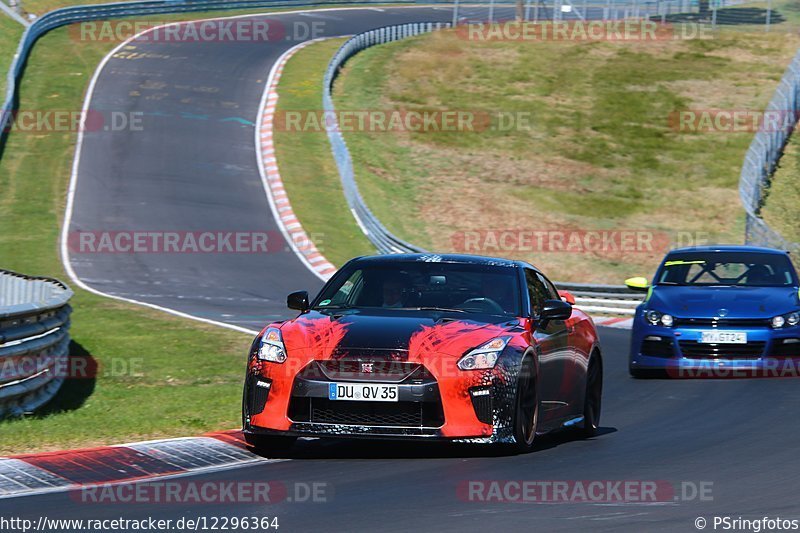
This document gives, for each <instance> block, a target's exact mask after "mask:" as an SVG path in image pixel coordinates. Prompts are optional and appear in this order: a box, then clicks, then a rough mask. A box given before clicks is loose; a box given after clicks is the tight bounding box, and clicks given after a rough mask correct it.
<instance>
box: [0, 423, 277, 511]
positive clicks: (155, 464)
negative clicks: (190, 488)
mask: <svg viewBox="0 0 800 533" xmlns="http://www.w3.org/2000/svg"><path fill="white" fill-rule="evenodd" d="M283 460H284V459H265V458H263V457H259V456H257V455H255V454H253V453H251V452H249V451H247V448H246V445H245V443H244V441H243V440H242V436H241V432H240V431H229V432H222V433H211V434H208V435H206V436H204V437H187V438H179V439H166V440H154V441H147V442H137V443H134V444H124V445H120V446H104V447H100V448H88V449H84V450H65V451H59V452H47V453H39V454H30V455H19V456H15V457H10V458H6V459H0V499H3V498H12V497H17V496H26V495H31V494H42V493H46V492H61V491H68V490H75V489H79V488H81V487H86V486H91V485H99V484H109V483H124V482H131V481H142V480H147V479H153V478H165V477H177V476H181V475H185V474H188V473H197V472H208V471H216V470H224V469H228V468H234V467H237V466H242V465H246V464H248V463H264V462H278V461H283Z"/></svg>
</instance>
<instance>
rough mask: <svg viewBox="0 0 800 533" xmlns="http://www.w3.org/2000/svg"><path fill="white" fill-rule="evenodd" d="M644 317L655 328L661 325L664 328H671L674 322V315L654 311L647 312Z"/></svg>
mask: <svg viewBox="0 0 800 533" xmlns="http://www.w3.org/2000/svg"><path fill="white" fill-rule="evenodd" d="M644 317H645V319H647V321H648V322H649V323H650V324H651V325H653V326H657V325H659V324H661V325H662V326H666V327H668V328H671V327H672V324H673V322H674V319H673V318H672V315H667V314H664V313H659V312H658V311H654V310H652V309H651V310H650V311H646V312H645V314H644Z"/></svg>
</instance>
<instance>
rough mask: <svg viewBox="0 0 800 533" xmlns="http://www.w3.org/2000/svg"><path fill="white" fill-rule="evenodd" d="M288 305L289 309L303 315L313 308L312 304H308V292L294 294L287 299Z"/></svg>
mask: <svg viewBox="0 0 800 533" xmlns="http://www.w3.org/2000/svg"><path fill="white" fill-rule="evenodd" d="M286 305H287V306H288V307H289V309H295V310H297V311H300V312H301V313H305V312H306V311H308V310H309V309H310V308H311V304H309V303H308V292H306V291H297V292H293V293H292V294H290V295H289V296H287V297H286Z"/></svg>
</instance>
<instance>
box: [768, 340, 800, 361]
mask: <svg viewBox="0 0 800 533" xmlns="http://www.w3.org/2000/svg"><path fill="white" fill-rule="evenodd" d="M787 341H788V342H787ZM769 355H770V356H771V357H800V339H778V340H775V341H773V342H772V350H770V354H769Z"/></svg>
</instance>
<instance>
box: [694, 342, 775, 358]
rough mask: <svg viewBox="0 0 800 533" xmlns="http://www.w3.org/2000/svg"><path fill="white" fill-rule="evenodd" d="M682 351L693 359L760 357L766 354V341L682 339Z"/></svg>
mask: <svg viewBox="0 0 800 533" xmlns="http://www.w3.org/2000/svg"><path fill="white" fill-rule="evenodd" d="M679 345H680V348H681V353H682V354H683V356H684V357H688V358H691V359H758V358H759V357H761V356H762V355H763V354H764V347H765V345H766V343H765V342H762V341H758V342H748V343H747V344H703V343H699V342H696V341H680V342H679Z"/></svg>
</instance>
